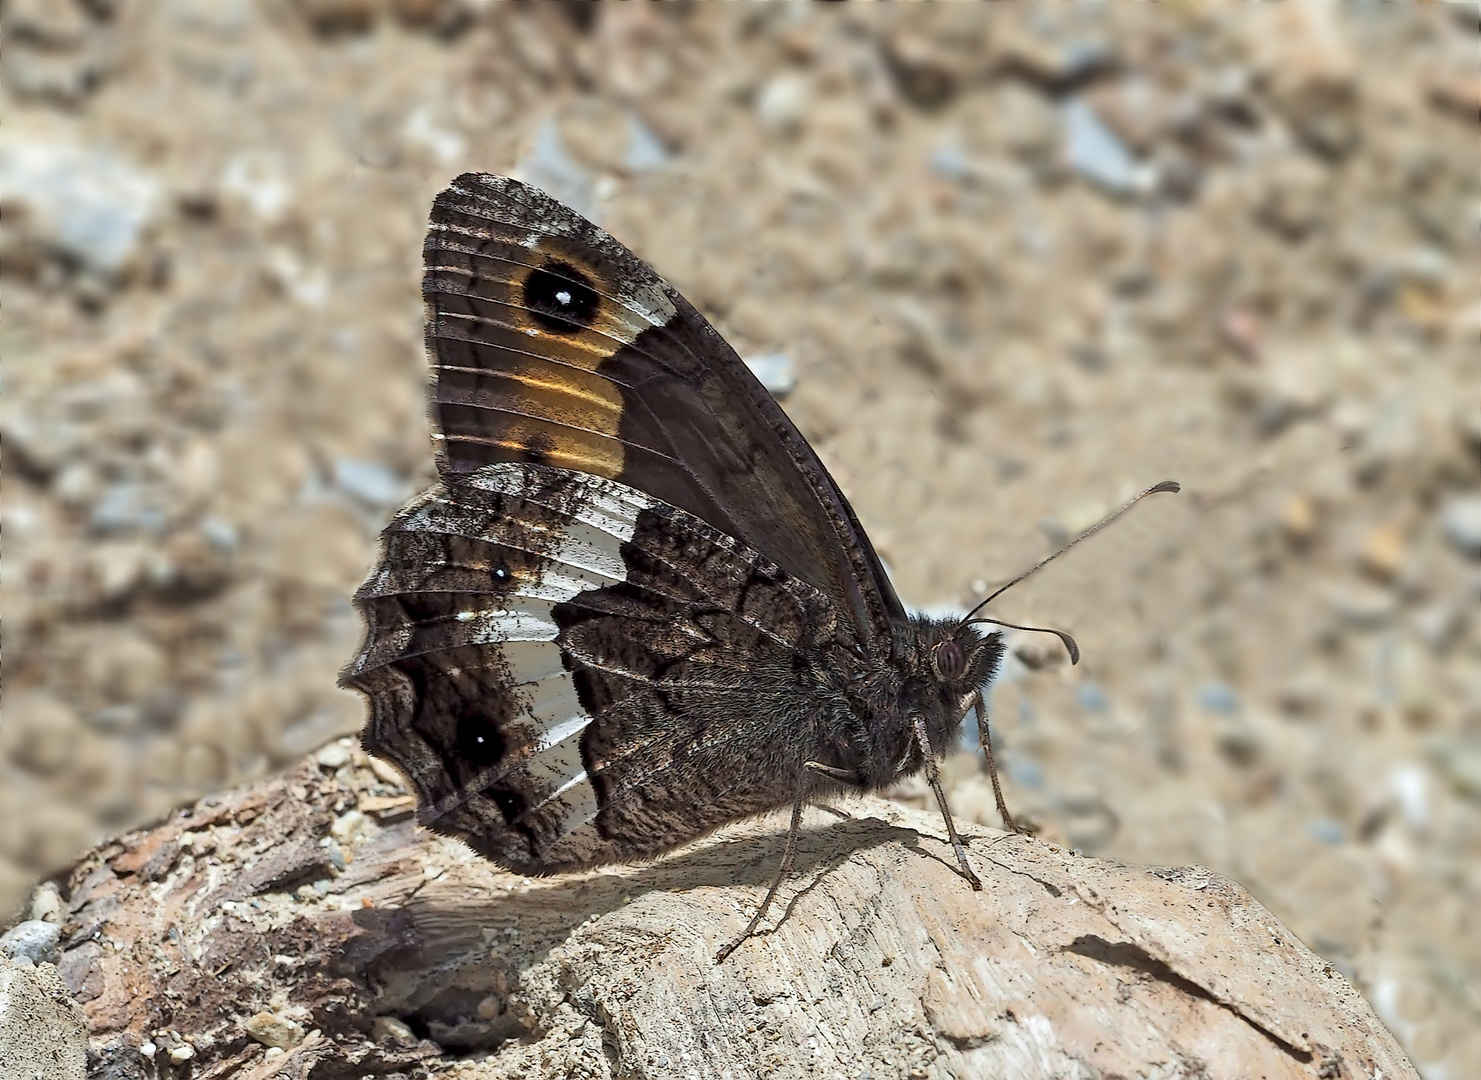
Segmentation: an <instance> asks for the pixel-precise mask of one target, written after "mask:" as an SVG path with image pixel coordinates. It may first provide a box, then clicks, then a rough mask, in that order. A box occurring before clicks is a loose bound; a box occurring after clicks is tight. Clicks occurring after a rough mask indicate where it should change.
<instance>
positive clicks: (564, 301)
mask: <svg viewBox="0 0 1481 1080" xmlns="http://www.w3.org/2000/svg"><path fill="white" fill-rule="evenodd" d="M555 302H556V303H557V304H560V305H561V307H570V306H571V294H570V293H568V292H567V291H566V290H565V289H562V290H561V291H560V292H558V293H556V294H555Z"/></svg>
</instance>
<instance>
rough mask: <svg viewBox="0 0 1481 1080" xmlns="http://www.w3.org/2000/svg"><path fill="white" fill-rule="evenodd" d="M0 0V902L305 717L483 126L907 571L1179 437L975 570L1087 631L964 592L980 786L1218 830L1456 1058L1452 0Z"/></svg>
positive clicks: (1078, 828) (1458, 604)
mask: <svg viewBox="0 0 1481 1080" xmlns="http://www.w3.org/2000/svg"><path fill="white" fill-rule="evenodd" d="M0 29H3V34H4V37H5V43H6V47H5V54H4V57H3V61H0V76H3V90H0V101H3V106H4V110H5V117H6V123H5V126H4V129H3V131H0V206H3V221H4V226H3V234H0V264H3V265H0V273H3V280H4V289H5V318H4V321H3V323H0V335H3V336H0V359H3V385H4V394H3V405H0V409H3V412H0V445H3V454H4V459H3V460H4V472H5V480H6V487H5V496H4V505H3V514H4V525H5V544H6V546H5V557H4V564H3V565H4V573H3V585H0V588H3V592H0V597H3V610H4V618H5V620H6V623H7V629H8V641H7V650H6V662H5V670H4V699H3V723H0V910H3V912H5V913H8V914H7V915H4V916H0V917H3V918H14V917H16V916H18V915H19V914H21V913H22V912H23V910H24V907H25V904H26V897H27V896H28V895H29V892H30V887H31V885H32V884H33V883H34V882H35V881H36V880H37V879H38V878H40V877H44V876H46V875H50V874H54V873H56V872H57V871H58V870H60V869H61V868H63V867H64V866H65V865H66V864H67V863H68V861H69V860H70V859H71V858H73V857H74V856H76V855H77V854H78V853H79V852H80V851H82V850H83V849H84V848H85V847H86V846H87V845H89V844H91V843H93V842H94V841H96V840H98V839H99V838H101V837H102V836H104V835H106V834H109V833H112V832H115V831H118V830H120V829H122V828H124V827H125V826H128V825H132V824H136V823H139V822H141V821H144V820H147V819H149V818H151V817H153V816H157V815H159V814H161V813H162V812H164V811H165V810H166V809H167V808H169V807H172V806H175V805H177V804H179V803H181V802H184V801H187V800H190V799H192V798H194V797H195V796H197V795H198V794H200V793H202V792H205V791H209V790H212V789H216V788H220V787H223V786H226V785H230V784H234V783H237V782H239V781H241V780H243V779H246V778H248V777H253V776H258V775H261V774H263V773H265V772H268V771H271V770H274V769H277V768H279V767H281V766H283V765H284V764H286V763H287V762H290V761H292V760H293V759H295V758H296V757H298V756H299V755H301V754H303V753H305V752H306V751H309V750H312V749H314V748H315V747H318V746H320V745H322V744H323V743H325V742H326V741H327V740H329V739H330V738H332V737H334V736H337V735H340V734H343V733H346V732H350V731H353V730H354V729H355V728H356V727H358V725H359V723H360V719H361V716H362V706H361V703H360V701H359V700H358V699H357V698H356V697H354V696H352V695H349V694H346V693H343V692H341V691H338V690H336V689H335V686H334V679H335V674H336V671H337V669H338V668H339V666H340V665H341V664H342V663H343V662H344V661H345V660H346V659H347V658H348V657H349V655H350V653H351V651H352V649H353V648H354V646H355V644H356V642H357V639H358V635H359V625H358V621H357V619H356V617H355V615H354V613H353V611H352V610H351V608H350V606H349V603H348V600H347V597H348V595H349V594H350V593H351V592H352V591H353V589H354V587H355V585H356V584H357V583H358V581H359V580H360V578H361V576H362V575H363V574H364V572H365V571H366V569H367V568H368V566H369V565H370V562H371V560H372V558H373V555H374V545H375V536H376V533H377V531H378V529H379V527H380V526H381V525H382V524H383V523H384V522H385V520H386V519H387V517H388V516H389V515H390V513H391V512H392V510H393V509H394V508H395V507H396V506H397V505H398V504H399V503H400V502H401V501H402V500H403V499H404V498H406V497H407V496H408V495H410V494H411V493H413V492H414V491H416V490H417V489H418V488H419V487H420V486H422V485H424V484H425V483H427V481H428V478H429V475H430V467H431V454H430V446H429V443H428V440H427V431H426V423H425V420H424V417H423V404H422V386H423V379H424V372H425V364H424V359H423V356H422V352H421V344H420V337H421V327H420V322H421V305H420V300H419V294H418V282H419V248H420V242H421V233H422V228H423V223H424V221H425V216H426V212H427V208H428V205H429V203H430V200H431V198H432V195H433V194H434V193H435V192H436V191H437V190H438V189H439V188H440V187H442V186H443V185H444V184H445V183H446V181H447V180H448V179H449V178H451V177H452V176H453V175H455V174H456V173H458V172H460V171H463V170H466V169H481V170H487V171H495V172H509V171H514V172H515V173H516V174H518V175H520V176H522V177H524V178H526V179H528V180H530V181H532V182H535V183H537V184H540V185H542V186H544V187H546V188H547V189H548V190H550V191H552V192H553V193H555V194H556V195H558V196H560V197H561V198H563V199H565V200H566V201H567V202H569V203H571V204H572V205H574V206H576V207H577V208H578V209H581V210H582V211H583V212H585V213H587V214H588V215H589V216H592V217H593V218H595V219H597V220H599V221H601V222H602V223H603V224H605V225H606V226H607V227H608V228H609V229H610V230H611V231H612V232H614V233H615V234H616V235H617V236H618V237H620V238H622V239H623V240H624V241H626V242H627V243H628V244H629V246H631V247H632V248H633V249H634V250H636V251H637V252H638V253H639V254H640V255H642V256H643V257H645V258H647V259H648V260H649V261H651V262H652V263H653V264H654V265H655V266H656V267H657V268H658V269H659V271H660V272H662V273H663V274H665V275H666V276H667V277H668V278H669V279H670V280H671V281H673V282H674V284H675V285H676V286H677V287H678V288H679V289H680V290H681V291H683V292H684V293H685V294H686V295H687V296H689V298H690V299H692V300H693V301H694V302H695V303H696V305H697V306H699V308H700V309H701V310H703V311H704V312H706V313H707V314H708V315H709V316H710V318H711V319H712V320H714V322H715V323H716V325H717V326H718V327H719V328H720V329H721V331H722V332H723V333H725V334H726V335H727V336H728V337H729V338H730V340H731V341H732V342H733V343H734V344H735V345H736V347H737V348H738V349H739V350H740V351H741V352H742V354H743V355H746V356H749V357H760V358H764V360H763V363H764V364H765V366H766V367H767V369H768V372H769V378H770V379H771V381H772V383H773V385H774V386H776V387H777V389H778V391H779V392H781V391H783V390H789V391H790V392H788V393H786V395H785V397H784V403H785V406H786V408H787V409H788V411H789V412H790V413H791V415H792V416H793V417H794V418H795V419H796V420H797V422H798V424H799V425H800V426H801V428H802V430H803V431H804V433H805V434H806V435H807V436H808V437H809V438H810V439H811V440H813V443H814V445H815V446H817V447H818V449H819V451H820V453H822V455H823V456H824V458H825V459H826V460H827V462H828V463H829V466H830V468H832V469H833V470H834V471H835V475H836V476H837V477H838V479H839V481H840V483H841V484H842V486H843V487H844V489H845V490H846V491H847V492H848V493H849V494H850V496H851V498H852V499H853V501H854V505H855V507H856V508H857V509H858V511H859V513H860V515H861V517H862V518H863V520H864V522H865V524H866V526H867V527H868V529H869V531H870V533H871V535H872V536H873V537H874V539H875V540H876V542H877V544H878V546H879V548H880V550H881V553H882V554H883V556H884V557H885V559H886V560H887V561H888V563H889V565H890V567H891V569H892V572H893V573H894V575H895V577H896V580H897V583H898V585H899V588H900V591H901V593H902V595H903V597H904V598H905V599H906V601H907V603H911V604H915V605H918V606H922V607H941V608H945V607H952V606H959V605H961V604H963V603H966V602H969V601H970V600H971V599H972V597H973V596H974V595H980V594H981V592H982V590H983V589H985V588H986V587H987V586H988V585H990V584H991V583H994V582H1000V581H1003V580H1006V579H1007V578H1008V577H1011V576H1012V574H1013V573H1014V572H1016V571H1017V570H1018V569H1020V568H1021V567H1023V566H1024V565H1026V564H1028V563H1031V562H1032V561H1033V560H1034V559H1036V558H1038V557H1040V556H1042V555H1043V554H1044V553H1045V552H1046V551H1047V550H1049V549H1050V547H1051V545H1054V544H1057V543H1059V542H1061V541H1062V539H1063V538H1064V537H1065V536H1067V535H1069V534H1072V533H1073V532H1074V531H1075V530H1077V529H1079V528H1082V527H1083V526H1085V525H1086V524H1088V523H1090V522H1091V521H1093V520H1095V518H1096V517H1097V516H1098V515H1099V514H1100V513H1102V512H1103V511H1104V510H1105V509H1106V508H1107V507H1109V506H1111V505H1113V504H1114V503H1115V501H1117V500H1119V499H1121V498H1124V497H1125V496H1126V495H1128V494H1130V493H1131V492H1133V491H1135V490H1136V489H1137V488H1139V487H1141V486H1144V485H1146V484H1148V483H1151V482H1154V481H1157V480H1161V479H1164V478H1166V477H1174V478H1176V479H1178V480H1180V481H1182V482H1183V484H1184V493H1183V494H1182V495H1180V496H1177V497H1168V496H1160V497H1159V498H1158V499H1156V500H1153V501H1152V502H1151V503H1149V504H1148V505H1147V506H1145V507H1143V508H1142V509H1140V510H1138V511H1137V513H1136V514H1134V515H1133V516H1132V517H1131V518H1129V519H1127V520H1126V521H1124V522H1122V523H1119V524H1118V525H1117V526H1116V527H1115V528H1114V529H1113V530H1111V531H1110V532H1108V533H1107V534H1105V535H1104V536H1102V537H1099V538H1097V539H1096V541H1094V542H1093V543H1092V544H1090V545H1087V546H1086V547H1085V548H1082V549H1078V550H1077V551H1076V552H1075V553H1074V554H1073V556H1071V557H1068V558H1066V559H1065V560H1063V561H1062V562H1060V563H1056V564H1055V566H1054V568H1053V569H1051V570H1049V571H1046V572H1045V573H1044V574H1043V575H1042V576H1041V577H1039V578H1035V579H1034V580H1033V581H1031V582H1029V583H1027V584H1025V585H1024V586H1022V587H1020V588H1019V589H1017V590H1015V592H1014V593H1012V594H1009V595H1008V596H1005V597H1004V598H1003V599H1002V600H1001V601H1000V602H999V604H998V606H997V609H996V610H997V611H998V613H999V614H1000V615H1001V616H1002V617H1004V618H1008V619H1018V620H1029V621H1035V622H1038V623H1041V624H1043V623H1047V624H1049V625H1053V626H1058V627H1063V628H1065V629H1068V630H1070V631H1072V632H1073V633H1075V634H1076V636H1077V637H1078V638H1079V640H1080V643H1081V646H1082V647H1083V649H1084V651H1085V660H1084V662H1083V663H1082V664H1081V665H1080V666H1079V667H1077V668H1070V667H1069V666H1068V665H1067V664H1065V663H1064V662H1063V660H1062V659H1061V656H1060V654H1059V653H1058V651H1057V645H1056V644H1055V643H1054V641H1053V639H1052V638H1049V639H1043V640H1039V639H1036V638H1019V639H1016V640H1015V642H1014V644H1015V647H1016V652H1015V654H1014V657H1013V659H1012V661H1011V662H1010V664H1009V667H1008V670H1007V672H1006V673H1005V676H1004V678H1003V680H1002V681H1001V682H1000V683H999V685H998V686H997V687H996V689H995V690H994V693H993V715H994V722H995V725H996V731H997V735H998V739H999V745H1000V748H1001V755H1002V760H1003V762H1004V764H1005V766H1006V773H1007V778H1006V782H1007V793H1008V797H1009V800H1010V804H1011V805H1013V806H1015V807H1017V808H1018V809H1019V810H1020V811H1021V812H1023V813H1024V814H1025V815H1026V816H1027V817H1028V818H1030V819H1031V820H1032V821H1034V822H1035V823H1036V824H1037V825H1038V827H1039V828H1040V830H1041V831H1042V833H1043V834H1044V835H1046V836H1048V837H1051V838H1054V839H1057V840H1060V841H1062V842H1067V843H1070V844H1073V845H1075V846H1077V847H1079V848H1080V849H1082V850H1084V851H1086V852H1093V853H1096V854H1101V855H1110V856H1114V857H1119V858H1124V859H1130V860H1139V861H1150V862H1167V863H1186V862H1194V861H1196V862H1200V863H1203V864H1205V865H1208V866H1210V867H1213V868H1215V869H1217V870H1219V871H1221V872H1223V873H1226V874H1230V875H1232V876H1234V877H1236V878H1238V879H1239V880H1240V881H1242V882H1244V883H1245V884H1246V885H1248V886H1249V887H1250V889H1251V890H1253V891H1254V893H1255V894H1256V895H1257V896H1258V897H1259V898H1260V899H1261V900H1262V901H1263V902H1264V903H1265V904H1267V905H1268V906H1270V907H1271V908H1272V909H1273V910H1274V911H1275V912H1277V913H1278V914H1279V915H1280V917H1281V918H1282V919H1284V920H1285V921H1286V923H1287V925H1289V926H1290V927H1291V929H1293V930H1294V931H1296V932H1297V933H1299V934H1300V935H1301V936H1302V937H1303V938H1304V939H1305V940H1306V941H1307V942H1308V943H1309V944H1310V945H1311V946H1312V947H1313V948H1315V949H1316V950H1317V951H1318V952H1320V953H1322V954H1323V955H1324V956H1326V957H1327V958H1328V959H1329V960H1330V961H1331V962H1332V963H1333V964H1334V965H1336V966H1337V967H1338V968H1339V969H1340V970H1341V971H1342V972H1343V973H1344V974H1346V975H1347V976H1348V977H1349V978H1351V979H1353V980H1354V982H1355V983H1356V984H1357V985H1358V986H1359V987H1360V988H1361V989H1362V990H1363V991H1364V993H1366V994H1367V995H1368V996H1369V998H1370V999H1371V1000H1372V1001H1373V1003H1374V1004H1375V1006H1376V1007H1377V1009H1378V1011H1379V1013H1380V1015H1381V1016H1383V1018H1384V1019H1385V1021H1386V1022H1387V1023H1388V1024H1389V1025H1390V1026H1391V1027H1392V1028H1393V1030H1394V1031H1395V1033H1396V1034H1397V1035H1398V1036H1399V1038H1400V1040H1401V1041H1402V1042H1403V1043H1404V1045H1405V1047H1406V1048H1407V1049H1408V1051H1409V1053H1410V1054H1411V1055H1412V1056H1413V1058H1414V1059H1415V1061H1416V1063H1417V1064H1418V1065H1419V1066H1420V1068H1421V1070H1422V1071H1423V1073H1424V1075H1425V1076H1426V1077H1427V1078H1428V1080H1438V1078H1451V1077H1453V1078H1457V1080H1459V1078H1462V1077H1474V1076H1477V1075H1481V995H1478V987H1481V916H1478V914H1477V912H1478V911H1481V618H1478V617H1477V612H1478V604H1477V601H1478V598H1481V360H1478V350H1477V338H1478V332H1481V298H1478V293H1477V290H1476V282H1477V280H1478V278H1477V271H1478V261H1481V260H1478V251H1477V246H1476V230H1477V225H1478V213H1481V198H1478V194H1481V193H1478V185H1477V177H1478V169H1477V166H1478V160H1477V153H1476V145H1477V144H1476V142H1475V138H1476V123H1477V119H1478V107H1481V79H1478V72H1477V64H1476V55H1477V52H1476V50H1477V45H1478V34H1477V29H1478V26H1477V18H1476V14H1475V10H1474V8H1473V7H1469V6H1465V5H1409V6H1404V7H1398V6H1391V5H1372V4H1363V5H1354V6H1350V7H1343V8H1337V7H1335V6H1328V5H1317V4H1310V5H1299V6H1298V5H1291V4H1286V5H1261V6H1259V7H1249V6H1243V5H1240V6H1234V5H1218V6H1213V5H1207V6H1203V5H1194V4H1178V5H1171V4H1169V5H1159V6H1157V7H1155V8H1154V7H1152V6H1150V5H1135V6H1132V5H1108V4H1088V3H1081V4H1074V5H1055V6H1053V7H1050V6H1042V7H1024V6H1006V5H993V6H991V7H988V6H976V5H967V4H953V5H938V6H916V5H882V4H861V5H848V6H842V5H840V6H806V5H782V4H746V5H725V6H720V5H713V6H711V5H687V6H680V5H672V6H671V5H663V6H658V5H639V4H627V5H610V6H608V5H604V6H601V7H598V6H596V5H587V4H570V5H562V6H552V5H523V6H517V5H497V4H485V3H476V2H472V0H441V2H439V0H400V2H395V3H376V2H374V0H299V2H292V0H262V2H260V3H250V2H248V0H158V2H154V3H144V2H142V0H75V2H68V0H6V2H5V3H4V6H3V8H0ZM1468 281H1469V282H1470V285H1466V282H1468ZM949 764H950V768H951V772H952V775H953V777H954V787H955V802H956V805H957V809H958V811H959V812H960V813H962V814H963V815H964V816H969V817H970V816H976V817H978V818H979V819H980V820H982V821H984V822H988V823H994V824H995V823H996V818H995V815H994V814H993V812H992V809H991V798H990V795H989V794H988V793H987V792H986V789H985V785H984V784H983V783H982V779H981V774H980V773H979V772H978V771H977V766H976V764H975V763H974V760H973V759H972V758H971V757H970V756H968V755H967V754H965V753H963V754H962V755H960V756H959V757H958V758H956V759H953V760H952V761H951V762H950V763H949ZM898 794H899V796H900V797H901V798H902V799H906V800H917V801H918V800H919V799H920V797H921V796H922V795H923V794H924V793H923V791H922V790H920V789H915V790H912V789H910V788H908V787H907V788H906V789H904V790H902V791H900V792H898ZM41 895H42V896H46V895H47V894H46V893H42V894H41ZM53 899H54V898H53ZM42 914H44V912H43V913H42Z"/></svg>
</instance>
